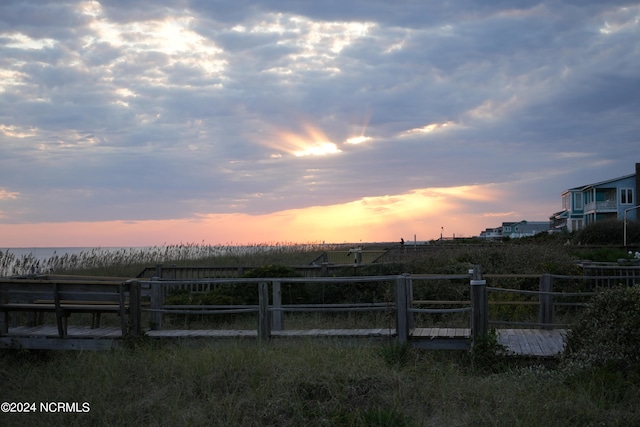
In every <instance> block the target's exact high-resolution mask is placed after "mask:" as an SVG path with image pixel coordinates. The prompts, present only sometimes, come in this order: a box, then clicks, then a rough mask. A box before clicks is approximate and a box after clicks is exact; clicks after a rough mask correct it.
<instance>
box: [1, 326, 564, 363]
mask: <svg viewBox="0 0 640 427" xmlns="http://www.w3.org/2000/svg"><path fill="white" fill-rule="evenodd" d="M67 333H68V339H69V342H70V343H71V341H72V340H75V341H74V342H75V343H74V344H73V345H69V346H66V347H68V348H72V349H73V348H80V347H79V345H82V344H78V342H80V341H78V340H86V339H104V340H105V341H109V342H111V341H113V340H121V339H122V331H121V329H120V328H117V327H101V328H95V329H91V328H90V327H89V326H71V325H70V326H69V327H68V331H67ZM497 334H498V343H499V344H502V345H504V346H505V347H506V349H507V352H508V354H512V355H519V356H536V357H557V356H558V355H559V354H560V353H561V352H562V351H563V350H564V345H565V343H564V340H565V337H566V330H538V329H498V330H497ZM145 335H146V336H147V337H150V338H158V339H163V338H173V339H198V338H211V339H216V338H257V336H258V333H257V331H256V330H255V329H252V330H180V329H168V330H156V331H152V330H149V331H146V332H145ZM395 335H396V331H395V329H389V328H375V329H308V330H284V331H272V336H273V337H336V338H348V339H350V338H390V337H394V336H395ZM470 335H471V331H470V330H469V329H465V328H415V329H414V330H412V331H411V334H410V336H409V340H410V341H415V342H416V343H418V344H419V343H422V344H424V343H427V342H434V343H435V342H439V343H442V342H444V344H442V345H444V346H446V345H447V344H446V343H447V342H451V343H453V342H454V341H460V340H464V339H468V338H469V337H470ZM2 338H6V339H9V340H10V339H11V338H17V339H19V340H20V342H22V343H27V342H28V341H29V340H32V341H33V342H34V343H38V345H41V344H42V343H47V342H51V343H54V339H57V340H55V341H56V342H55V343H54V344H52V345H54V347H53V348H65V346H64V345H63V344H61V343H59V342H58V341H60V340H64V339H67V338H63V339H61V338H58V330H57V327H56V326H55V325H43V326H35V327H27V326H18V327H11V328H9V333H8V334H7V335H5V336H3V337H2ZM5 341H6V340H5ZM42 345H44V344H42ZM438 345H440V344H438ZM103 347H104V348H110V344H107V343H106V342H105V344H104V346H103ZM96 348H101V347H100V345H97V346H96ZM439 348H440V347H439ZM442 348H444V347H442Z"/></svg>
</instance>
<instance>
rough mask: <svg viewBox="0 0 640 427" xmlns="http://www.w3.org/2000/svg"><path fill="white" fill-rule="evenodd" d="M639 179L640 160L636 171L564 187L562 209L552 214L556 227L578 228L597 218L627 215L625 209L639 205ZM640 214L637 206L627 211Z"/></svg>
mask: <svg viewBox="0 0 640 427" xmlns="http://www.w3.org/2000/svg"><path fill="white" fill-rule="evenodd" d="M639 180H640V163H636V173H634V174H631V175H625V176H622V177H620V178H614V179H609V180H606V181H601V182H596V183H594V184H587V185H582V186H580V187H575V188H570V189H568V190H566V191H564V192H563V193H562V194H561V197H562V210H561V211H558V212H556V213H554V214H553V215H551V217H550V218H549V219H550V221H551V227H552V229H554V230H566V231H577V230H580V229H582V228H584V227H585V226H587V225H589V224H591V223H593V222H596V221H602V220H606V219H623V218H624V212H625V210H627V209H629V208H633V207H635V206H638V200H637V199H638V197H637V191H638V188H640V182H639ZM637 218H638V216H637V210H631V211H629V212H628V213H627V219H629V220H634V221H635V220H636V219H637Z"/></svg>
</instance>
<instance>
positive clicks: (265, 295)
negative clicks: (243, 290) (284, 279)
mask: <svg viewBox="0 0 640 427" xmlns="http://www.w3.org/2000/svg"><path fill="white" fill-rule="evenodd" d="M270 320H271V319H270V317H269V284H268V283H267V282H261V283H260V284H259V285H258V340H259V341H260V342H267V341H269V337H270V336H271V325H270V323H271V322H270Z"/></svg>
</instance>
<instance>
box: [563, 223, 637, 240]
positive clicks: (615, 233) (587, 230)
mask: <svg viewBox="0 0 640 427" xmlns="http://www.w3.org/2000/svg"><path fill="white" fill-rule="evenodd" d="M573 241H574V243H580V244H583V245H621V244H622V243H623V241H624V222H623V221H620V220H615V219H611V220H604V221H597V222H593V223H591V224H589V225H587V226H586V227H584V228H583V229H582V230H580V231H578V232H577V233H575V235H574V236H573ZM638 242H640V223H639V222H637V221H628V222H627V243H628V244H633V243H638Z"/></svg>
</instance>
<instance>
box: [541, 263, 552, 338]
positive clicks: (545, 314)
mask: <svg viewBox="0 0 640 427" xmlns="http://www.w3.org/2000/svg"><path fill="white" fill-rule="evenodd" d="M543 292H545V293H543ZM549 292H553V278H552V277H551V275H550V274H543V275H542V276H540V295H539V296H538V298H539V301H540V313H539V316H538V323H543V324H544V326H541V329H551V328H552V327H551V324H552V323H553V317H554V311H555V309H554V307H553V295H551V294H549Z"/></svg>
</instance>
